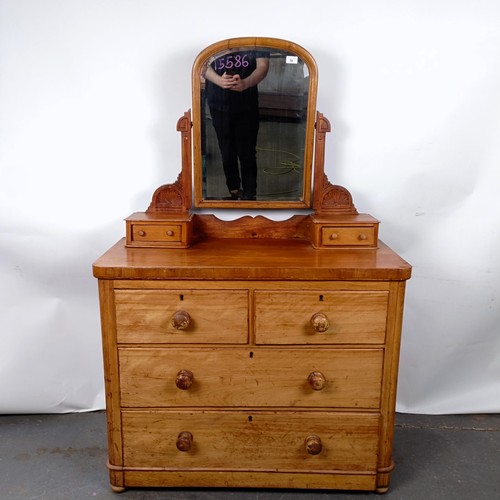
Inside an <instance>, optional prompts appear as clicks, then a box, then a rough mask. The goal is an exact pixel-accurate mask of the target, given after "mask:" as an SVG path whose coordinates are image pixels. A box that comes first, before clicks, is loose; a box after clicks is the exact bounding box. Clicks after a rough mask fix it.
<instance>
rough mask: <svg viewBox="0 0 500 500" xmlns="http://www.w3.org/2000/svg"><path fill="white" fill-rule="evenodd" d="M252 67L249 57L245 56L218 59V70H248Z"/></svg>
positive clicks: (238, 55)
mask: <svg viewBox="0 0 500 500" xmlns="http://www.w3.org/2000/svg"><path fill="white" fill-rule="evenodd" d="M248 66H250V61H249V60H248V55H247V54H244V55H243V56H242V55H240V54H236V55H234V56H233V55H229V56H225V57H219V59H217V69H219V70H226V69H232V68H248Z"/></svg>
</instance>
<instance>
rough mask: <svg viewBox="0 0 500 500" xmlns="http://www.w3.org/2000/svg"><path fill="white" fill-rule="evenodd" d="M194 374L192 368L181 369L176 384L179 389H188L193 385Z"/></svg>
mask: <svg viewBox="0 0 500 500" xmlns="http://www.w3.org/2000/svg"><path fill="white" fill-rule="evenodd" d="M193 381H194V375H193V372H192V371H190V370H181V371H180V372H179V373H178V374H177V377H175V385H176V386H177V388H178V389H182V390H183V391H186V390H187V389H189V388H190V387H191V386H192V385H193Z"/></svg>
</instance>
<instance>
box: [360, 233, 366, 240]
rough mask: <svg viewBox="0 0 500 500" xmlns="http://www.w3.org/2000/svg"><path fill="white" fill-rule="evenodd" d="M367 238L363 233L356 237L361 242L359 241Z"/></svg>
mask: <svg viewBox="0 0 500 500" xmlns="http://www.w3.org/2000/svg"><path fill="white" fill-rule="evenodd" d="M367 238H368V236H366V234H365V233H361V234H360V235H359V236H358V240H361V241H364V240H366V239H367Z"/></svg>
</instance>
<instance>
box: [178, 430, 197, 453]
mask: <svg viewBox="0 0 500 500" xmlns="http://www.w3.org/2000/svg"><path fill="white" fill-rule="evenodd" d="M175 444H176V446H177V449H178V450H179V451H189V450H190V449H191V446H193V435H192V434H191V433H190V432H187V431H184V432H181V433H180V434H179V435H178V436H177V442H176V443H175Z"/></svg>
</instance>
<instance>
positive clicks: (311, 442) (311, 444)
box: [306, 434, 323, 455]
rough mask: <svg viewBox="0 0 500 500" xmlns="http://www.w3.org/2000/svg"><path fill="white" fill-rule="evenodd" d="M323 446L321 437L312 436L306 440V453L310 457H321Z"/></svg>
mask: <svg viewBox="0 0 500 500" xmlns="http://www.w3.org/2000/svg"><path fill="white" fill-rule="evenodd" d="M322 449H323V445H322V443H321V439H320V437H319V436H316V435H315V434H312V435H311V436H308V437H307V438H306V451H307V453H309V455H319V454H320V453H321V450H322Z"/></svg>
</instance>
